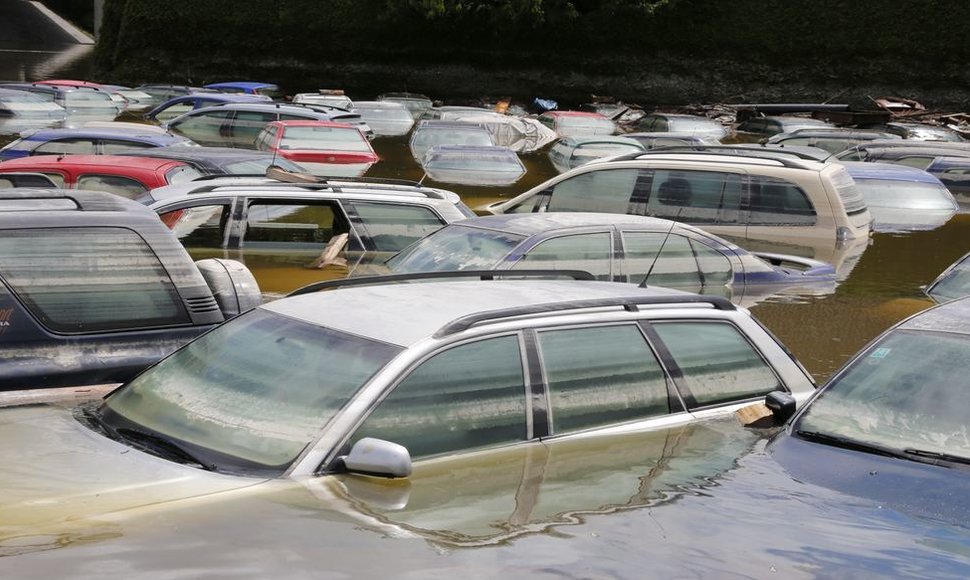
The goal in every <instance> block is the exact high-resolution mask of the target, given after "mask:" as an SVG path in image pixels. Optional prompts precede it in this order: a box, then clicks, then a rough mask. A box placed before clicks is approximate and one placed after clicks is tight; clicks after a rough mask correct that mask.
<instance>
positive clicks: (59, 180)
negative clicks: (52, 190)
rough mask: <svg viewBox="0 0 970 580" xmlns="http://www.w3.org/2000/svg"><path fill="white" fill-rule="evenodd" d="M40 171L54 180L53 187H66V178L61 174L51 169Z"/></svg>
mask: <svg viewBox="0 0 970 580" xmlns="http://www.w3.org/2000/svg"><path fill="white" fill-rule="evenodd" d="M40 173H43V174H44V175H46V176H47V177H49V178H50V180H51V181H53V182H54V187H59V188H61V189H63V188H65V187H67V185H66V183H67V180H66V179H65V177H64V175H63V174H61V173H55V172H53V171H41V172H40Z"/></svg>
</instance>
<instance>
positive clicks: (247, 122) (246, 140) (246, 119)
mask: <svg viewBox="0 0 970 580" xmlns="http://www.w3.org/2000/svg"><path fill="white" fill-rule="evenodd" d="M275 120H276V113H264V112H262V111H236V116H235V117H233V120H232V141H233V143H236V144H243V145H252V146H254V147H255V142H256V136H257V135H259V132H260V131H262V130H263V127H265V126H266V123H269V122H271V121H275Z"/></svg>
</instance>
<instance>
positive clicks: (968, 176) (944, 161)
mask: <svg viewBox="0 0 970 580" xmlns="http://www.w3.org/2000/svg"><path fill="white" fill-rule="evenodd" d="M926 172H927V173H929V174H930V175H935V176H936V178H937V179H939V180H940V181H942V182H943V185H945V186H946V188H947V189H948V190H950V193H952V194H953V197H954V198H956V200H957V203H959V204H965V205H966V204H970V156H967V157H951V156H942V157H937V158H935V159H933V161H931V162H930V164H929V165H927V166H926Z"/></svg>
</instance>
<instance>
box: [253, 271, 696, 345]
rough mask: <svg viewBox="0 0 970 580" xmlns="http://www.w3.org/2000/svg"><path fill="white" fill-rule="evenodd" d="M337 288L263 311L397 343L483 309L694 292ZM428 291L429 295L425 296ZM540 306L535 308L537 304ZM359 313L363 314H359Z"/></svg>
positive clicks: (535, 285) (476, 286) (566, 285)
mask: <svg viewBox="0 0 970 580" xmlns="http://www.w3.org/2000/svg"><path fill="white" fill-rule="evenodd" d="M433 284H434V286H433V287H431V286H428V285H427V283H416V284H384V285H377V286H359V287H351V288H340V289H337V290H331V291H327V292H318V293H310V294H304V295H301V296H293V297H290V298H284V299H281V300H276V301H273V302H270V303H267V304H264V305H262V306H260V308H262V309H264V310H268V311H271V312H275V313H278V314H281V315H283V316H287V317H290V318H295V319H298V320H302V321H304V322H307V323H310V324H314V325H317V326H325V327H328V328H332V329H336V330H341V331H344V332H348V333H351V334H355V335H358V336H363V337H366V338H370V339H373V340H378V341H382V342H386V343H390V344H395V345H398V346H402V347H407V346H411V345H413V344H415V343H416V342H418V341H421V340H424V339H427V338H430V337H432V336H433V335H435V333H438V332H439V331H440V330H442V329H443V328H444V327H445V326H446V325H448V324H449V323H450V322H453V321H455V320H457V319H460V318H462V317H465V316H470V315H474V314H477V313H482V312H487V311H501V310H506V309H513V308H523V307H537V306H540V305H548V304H560V303H563V302H564V301H565V300H566V299H567V297H568V300H594V299H608V298H614V299H616V298H623V297H639V298H648V297H658V298H661V299H662V298H670V300H671V301H672V302H674V301H677V300H678V299H680V300H683V299H685V297H690V298H693V299H696V295H693V294H689V293H686V292H679V291H677V290H669V289H666V288H638V287H635V286H632V285H630V284H619V283H614V282H578V281H563V280H514V281H513V280H494V281H489V282H486V283H482V282H481V281H477V282H470V281H447V282H434V283H433ZM431 294H433V295H434V299H433V300H432V299H429V295H431ZM536 310H537V311H541V310H542V309H541V308H537V309H536ZM361 313H366V315H365V316H361ZM537 313H539V312H537Z"/></svg>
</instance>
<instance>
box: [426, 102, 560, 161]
mask: <svg viewBox="0 0 970 580" xmlns="http://www.w3.org/2000/svg"><path fill="white" fill-rule="evenodd" d="M442 118H444V119H448V120H454V121H461V122H463V123H474V124H477V125H481V126H482V127H485V130H486V131H488V132H489V134H490V135H491V136H492V143H494V144H495V145H498V146H500V147H508V148H509V149H511V150H512V151H515V152H517V153H531V152H533V151H537V150H539V149H542V148H543V147H545V146H546V145H548V144H549V143H552V142H553V141H555V140H556V139H557V138H558V136H557V135H556V133H555V131H553V130H552V129H549V128H548V127H546V126H545V125H543V124H542V123H541V122H539V120H537V119H532V118H528V117H515V116H512V115H505V114H502V113H496V112H495V111H491V110H487V109H474V108H469V107H462V108H461V109H460V110H458V111H453V112H451V113H450V114H448V115H444V116H443V117H442Z"/></svg>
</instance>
